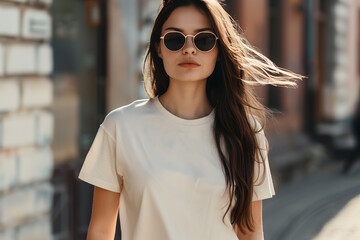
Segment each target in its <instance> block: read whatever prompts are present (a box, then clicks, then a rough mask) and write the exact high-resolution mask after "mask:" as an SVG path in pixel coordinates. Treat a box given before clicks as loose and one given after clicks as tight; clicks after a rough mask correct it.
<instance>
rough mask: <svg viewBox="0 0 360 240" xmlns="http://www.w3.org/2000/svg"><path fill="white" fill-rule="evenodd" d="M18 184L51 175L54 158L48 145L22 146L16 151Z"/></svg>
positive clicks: (47, 177)
mask: <svg viewBox="0 0 360 240" xmlns="http://www.w3.org/2000/svg"><path fill="white" fill-rule="evenodd" d="M17 157H18V166H19V167H18V168H19V172H18V180H19V182H18V183H19V184H25V183H30V182H34V181H39V180H46V179H49V178H50V177H51V174H52V170H53V166H54V160H53V154H52V151H51V149H50V147H49V146H46V147H41V148H34V147H28V148H22V149H19V150H18V152H17Z"/></svg>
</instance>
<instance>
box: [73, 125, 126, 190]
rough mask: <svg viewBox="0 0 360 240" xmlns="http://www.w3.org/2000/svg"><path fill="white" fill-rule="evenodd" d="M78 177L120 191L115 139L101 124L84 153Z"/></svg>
mask: <svg viewBox="0 0 360 240" xmlns="http://www.w3.org/2000/svg"><path fill="white" fill-rule="evenodd" d="M79 178H80V179H81V180H83V181H85V182H87V183H90V184H92V185H94V186H97V187H100V188H103V189H106V190H109V191H112V192H120V191H121V187H122V179H123V178H122V176H121V175H120V174H119V173H118V171H117V168H116V141H115V139H114V137H112V136H111V135H110V134H109V133H108V131H107V130H106V129H105V127H104V126H103V124H102V125H100V127H99V129H98V132H97V134H96V136H95V139H94V141H93V143H92V145H91V148H90V150H89V152H88V154H87V155H86V158H85V161H84V163H83V165H82V168H81V170H80V174H79Z"/></svg>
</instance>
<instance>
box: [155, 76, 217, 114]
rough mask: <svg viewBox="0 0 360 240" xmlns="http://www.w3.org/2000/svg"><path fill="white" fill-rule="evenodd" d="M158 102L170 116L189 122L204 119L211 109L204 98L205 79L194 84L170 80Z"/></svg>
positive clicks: (205, 97)
mask: <svg viewBox="0 0 360 240" xmlns="http://www.w3.org/2000/svg"><path fill="white" fill-rule="evenodd" d="M159 101H160V102H161V104H162V105H163V106H164V107H165V108H166V109H167V110H168V111H169V112H171V113H172V114H174V115H176V116H178V117H180V118H184V119H189V120H191V119H197V118H201V117H205V116H207V115H209V114H210V112H211V111H212V109H213V107H212V106H211V105H210V103H209V100H208V98H207V96H206V79H205V80H199V81H196V82H184V81H177V80H172V79H171V80H170V82H169V88H168V89H167V91H166V92H165V93H164V94H163V95H161V96H159Z"/></svg>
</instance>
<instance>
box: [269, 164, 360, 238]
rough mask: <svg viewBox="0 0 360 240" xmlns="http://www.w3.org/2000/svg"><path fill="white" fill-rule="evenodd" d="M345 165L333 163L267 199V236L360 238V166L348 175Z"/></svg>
mask: <svg viewBox="0 0 360 240" xmlns="http://www.w3.org/2000/svg"><path fill="white" fill-rule="evenodd" d="M341 167H342V165H341V163H340V162H338V163H332V164H331V165H329V166H326V167H323V168H322V170H320V171H317V172H314V173H312V174H309V175H308V176H306V177H303V178H301V179H298V180H296V181H293V182H292V183H289V184H288V185H286V186H284V187H282V188H281V189H279V190H277V191H276V195H275V196H274V197H273V198H272V199H269V200H265V201H264V202H263V218H264V233H265V239H266V240H323V239H326V240H353V239H354V240H355V239H356V240H358V239H360V237H359V236H360V218H359V216H360V167H359V164H357V166H354V167H356V169H357V170H356V171H352V172H351V173H350V174H348V175H342V174H340V169H341ZM275 187H276V186H275Z"/></svg>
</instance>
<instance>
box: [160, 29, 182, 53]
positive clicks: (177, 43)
mask: <svg viewBox="0 0 360 240" xmlns="http://www.w3.org/2000/svg"><path fill="white" fill-rule="evenodd" d="M184 43H185V38H184V36H183V35H182V34H181V33H175V32H171V33H167V34H166V35H165V37H164V44H165V46H166V47H167V48H168V49H169V50H171V51H177V50H180V49H181V48H182V47H183V46H184Z"/></svg>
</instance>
